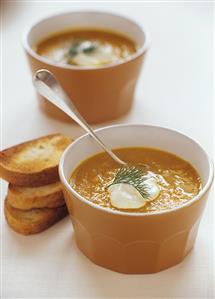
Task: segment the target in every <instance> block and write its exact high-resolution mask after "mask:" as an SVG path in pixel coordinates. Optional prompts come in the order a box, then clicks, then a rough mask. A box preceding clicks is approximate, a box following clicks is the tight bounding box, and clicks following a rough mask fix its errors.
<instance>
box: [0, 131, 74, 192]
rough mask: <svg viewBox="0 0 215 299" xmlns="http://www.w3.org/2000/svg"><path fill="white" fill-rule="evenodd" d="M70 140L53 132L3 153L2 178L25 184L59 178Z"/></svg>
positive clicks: (30, 184)
mask: <svg viewBox="0 0 215 299" xmlns="http://www.w3.org/2000/svg"><path fill="white" fill-rule="evenodd" d="M70 143H71V139H70V138H68V137H66V136H64V135H62V134H54V135H48V136H45V137H41V138H38V139H35V140H31V141H28V142H24V143H22V144H19V145H16V146H13V147H11V148H8V149H6V150H3V151H1V152H0V177H2V178H3V179H5V180H6V181H8V182H10V183H12V184H14V185H17V186H25V187H37V186H43V185H47V184H51V183H55V182H57V181H58V180H59V175H58V163H59V160H60V157H61V154H62V153H63V151H64V150H65V148H66V147H67V146H68V145H69V144H70Z"/></svg>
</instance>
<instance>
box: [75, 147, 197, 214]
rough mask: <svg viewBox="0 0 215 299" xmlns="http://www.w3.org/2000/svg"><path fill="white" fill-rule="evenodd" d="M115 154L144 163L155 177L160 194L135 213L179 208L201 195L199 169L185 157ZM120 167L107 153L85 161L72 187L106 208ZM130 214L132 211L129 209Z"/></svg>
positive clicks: (132, 151)
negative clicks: (111, 186) (108, 188)
mask: <svg viewBox="0 0 215 299" xmlns="http://www.w3.org/2000/svg"><path fill="white" fill-rule="evenodd" d="M114 152H115V153H116V154H117V155H118V156H119V157H120V158H121V159H122V160H124V161H127V162H132V163H143V164H144V165H145V169H146V175H147V176H148V177H149V178H154V179H155V180H156V183H157V184H158V185H159V187H160V193H159V195H158V197H157V198H156V199H154V200H151V201H148V202H147V203H146V204H145V205H144V207H142V208H140V209H137V210H132V211H134V212H145V213H149V212H155V211H161V210H167V209H172V208H175V207H178V206H180V205H182V204H184V203H186V202H187V201H189V200H191V199H192V198H193V197H194V196H195V195H197V194H198V193H199V191H200V189H201V179H200V177H199V175H198V173H197V172H196V170H195V169H194V168H193V167H192V166H191V165H190V164H189V163H188V162H186V161H184V160H182V159H181V158H179V157H177V156H175V155H173V154H170V153H167V152H164V151H160V150H157V149H152V148H141V147H140V148H122V149H117V150H114ZM118 169H119V165H118V164H116V163H115V162H114V161H113V160H112V159H111V158H110V157H109V156H108V155H107V154H106V153H100V154H97V155H95V156H93V157H90V158H89V159H87V160H85V161H83V162H82V163H81V164H80V165H79V166H78V167H77V168H76V169H75V171H74V172H73V173H72V175H71V179H70V184H71V186H72V187H73V188H74V189H75V190H76V191H77V192H78V193H79V194H80V195H82V196H83V197H85V198H86V199H88V200H90V201H92V202H93V203H95V204H98V205H100V206H103V207H107V208H111V209H116V208H115V207H113V206H112V205H111V202H110V194H109V193H108V190H107V186H108V185H109V184H110V183H111V182H112V181H113V179H114V177H115V175H116V173H117V171H118ZM128 211H129V212H132V211H130V210H128Z"/></svg>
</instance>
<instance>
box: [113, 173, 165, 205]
mask: <svg viewBox="0 0 215 299" xmlns="http://www.w3.org/2000/svg"><path fill="white" fill-rule="evenodd" d="M144 183H145V184H146V186H147V192H148V193H149V196H148V197H147V198H143V197H142V195H141V194H140V193H139V191H138V190H137V189H136V188H135V187H134V186H132V185H129V184H124V183H120V184H114V185H111V186H109V187H108V192H109V194H110V202H111V205H112V206H113V207H115V208H117V209H122V210H128V209H139V208H142V207H143V206H144V205H145V204H146V203H147V201H151V200H154V199H155V198H157V197H158V195H159V193H160V187H159V185H158V184H157V183H156V181H155V179H154V178H149V179H147V180H146V181H145V182H144Z"/></svg>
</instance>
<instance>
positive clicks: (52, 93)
mask: <svg viewBox="0 0 215 299" xmlns="http://www.w3.org/2000/svg"><path fill="white" fill-rule="evenodd" d="M33 84H34V86H35V88H36V90H37V91H38V93H39V94H40V95H42V96H43V97H45V98H46V99H47V100H48V101H49V102H51V103H52V104H54V105H55V106H57V107H58V108H60V109H61V110H63V111H64V112H65V113H66V114H67V115H68V116H69V117H71V118H72V119H73V120H74V121H75V122H77V123H78V124H79V125H80V126H81V127H82V128H83V129H84V130H85V131H87V132H88V133H89V135H90V136H91V137H92V138H93V139H94V140H95V141H96V142H97V143H98V144H99V145H100V146H101V147H102V148H103V150H105V152H106V153H107V154H108V155H109V156H111V158H112V159H113V160H114V161H115V162H117V163H118V164H120V165H126V164H127V163H126V162H124V161H122V160H121V159H120V158H119V157H117V156H116V155H115V154H114V153H113V152H112V151H111V150H110V149H109V148H108V147H107V146H106V145H105V144H104V143H103V142H102V141H101V140H100V138H99V137H98V136H97V135H96V134H95V132H94V131H93V130H92V129H91V127H90V126H89V125H88V123H87V122H86V121H85V119H84V118H83V117H82V116H81V114H80V113H79V112H78V110H77V109H76V107H75V105H74V104H73V102H72V100H71V99H70V98H69V96H68V95H67V94H66V93H65V91H64V90H63V88H62V87H61V85H60V83H59V82H58V81H57V79H56V78H55V77H54V75H53V74H52V73H51V72H50V71H48V70H46V69H41V70H38V71H37V72H36V73H35V74H34V76H33Z"/></svg>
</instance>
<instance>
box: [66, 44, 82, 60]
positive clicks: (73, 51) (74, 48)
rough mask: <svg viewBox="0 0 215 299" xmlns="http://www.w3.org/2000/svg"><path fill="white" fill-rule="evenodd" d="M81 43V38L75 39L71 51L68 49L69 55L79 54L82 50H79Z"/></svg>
mask: <svg viewBox="0 0 215 299" xmlns="http://www.w3.org/2000/svg"><path fill="white" fill-rule="evenodd" d="M80 45H81V41H80V40H76V41H74V42H73V43H72V44H71V46H70V48H69V51H68V54H69V56H72V57H73V56H75V55H77V54H78V53H79V52H80V50H79V48H80Z"/></svg>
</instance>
